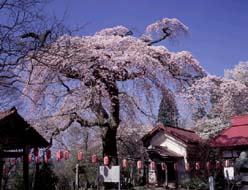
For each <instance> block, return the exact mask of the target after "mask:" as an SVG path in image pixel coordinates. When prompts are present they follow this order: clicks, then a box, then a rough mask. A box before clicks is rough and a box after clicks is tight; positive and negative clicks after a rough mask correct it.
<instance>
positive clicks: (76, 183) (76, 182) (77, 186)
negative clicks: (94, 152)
mask: <svg viewBox="0 0 248 190" xmlns="http://www.w3.org/2000/svg"><path fill="white" fill-rule="evenodd" d="M78 167H79V164H76V176H75V186H76V187H75V188H76V190H78V189H79V171H78V170H79V168H78Z"/></svg>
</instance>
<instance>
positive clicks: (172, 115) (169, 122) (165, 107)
mask: <svg viewBox="0 0 248 190" xmlns="http://www.w3.org/2000/svg"><path fill="white" fill-rule="evenodd" d="M178 119H179V113H178V109H177V105H176V101H175V97H174V95H173V94H172V92H171V91H169V90H168V91H166V92H165V93H164V94H163V97H162V100H161V102H160V105H159V112H158V122H161V123H163V124H164V125H165V126H174V127H177V126H178Z"/></svg>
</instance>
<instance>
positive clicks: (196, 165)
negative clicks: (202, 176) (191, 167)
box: [195, 162, 201, 171]
mask: <svg viewBox="0 0 248 190" xmlns="http://www.w3.org/2000/svg"><path fill="white" fill-rule="evenodd" d="M200 169H201V167H200V163H199V162H196V163H195V170H197V171H198V170H200Z"/></svg>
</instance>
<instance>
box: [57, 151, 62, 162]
mask: <svg viewBox="0 0 248 190" xmlns="http://www.w3.org/2000/svg"><path fill="white" fill-rule="evenodd" d="M60 159H61V157H60V152H57V155H56V160H57V161H60Z"/></svg>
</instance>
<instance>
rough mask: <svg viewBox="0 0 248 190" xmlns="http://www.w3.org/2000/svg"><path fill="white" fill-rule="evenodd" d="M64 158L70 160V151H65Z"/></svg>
mask: <svg viewBox="0 0 248 190" xmlns="http://www.w3.org/2000/svg"><path fill="white" fill-rule="evenodd" d="M64 158H65V160H68V159H69V151H68V150H65V151H64Z"/></svg>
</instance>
